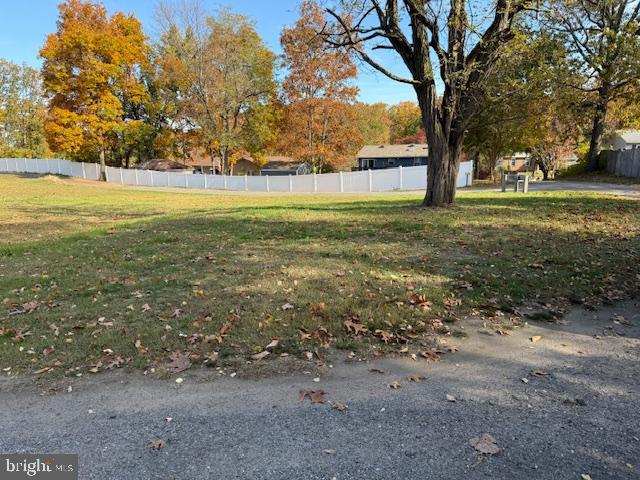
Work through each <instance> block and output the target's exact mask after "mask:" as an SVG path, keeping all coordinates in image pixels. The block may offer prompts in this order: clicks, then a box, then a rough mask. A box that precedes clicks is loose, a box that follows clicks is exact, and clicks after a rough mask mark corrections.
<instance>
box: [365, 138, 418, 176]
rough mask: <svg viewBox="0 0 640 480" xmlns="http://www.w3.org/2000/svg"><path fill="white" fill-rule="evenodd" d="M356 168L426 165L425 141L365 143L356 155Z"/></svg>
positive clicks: (373, 168)
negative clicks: (388, 143) (404, 143)
mask: <svg viewBox="0 0 640 480" xmlns="http://www.w3.org/2000/svg"><path fill="white" fill-rule="evenodd" d="M357 158H358V166H357V168H356V170H380V169H383V168H395V167H417V166H420V165H426V164H427V162H428V158H429V150H428V148H427V144H426V143H414V144H409V145H386V144H385V145H365V146H364V147H362V148H361V149H360V151H359V152H358V155H357Z"/></svg>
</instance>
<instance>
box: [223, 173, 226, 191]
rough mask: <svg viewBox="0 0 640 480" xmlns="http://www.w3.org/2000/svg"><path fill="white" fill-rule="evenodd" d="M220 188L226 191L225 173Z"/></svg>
mask: <svg viewBox="0 0 640 480" xmlns="http://www.w3.org/2000/svg"><path fill="white" fill-rule="evenodd" d="M222 188H223V190H226V189H227V174H226V173H225V174H223V175H222Z"/></svg>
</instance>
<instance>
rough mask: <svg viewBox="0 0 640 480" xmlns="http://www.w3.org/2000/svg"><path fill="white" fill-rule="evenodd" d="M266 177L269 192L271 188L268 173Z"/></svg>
mask: <svg viewBox="0 0 640 480" xmlns="http://www.w3.org/2000/svg"><path fill="white" fill-rule="evenodd" d="M265 178H266V179H267V192H269V191H270V190H269V175H267V176H266V177H265Z"/></svg>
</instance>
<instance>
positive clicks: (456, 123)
mask: <svg viewBox="0 0 640 480" xmlns="http://www.w3.org/2000/svg"><path fill="white" fill-rule="evenodd" d="M414 89H415V91H416V94H417V97H418V105H419V106H420V112H421V114H422V123H423V126H424V129H425V132H426V133H427V145H428V146H429V156H428V163H427V191H426V194H425V197H424V200H423V202H422V206H424V207H447V206H450V205H453V203H454V202H455V198H456V181H457V178H458V169H459V168H460V155H461V153H462V142H463V140H464V126H463V122H462V119H461V118H460V117H459V116H458V115H456V114H455V112H453V111H452V110H451V111H448V112H446V115H447V117H448V118H447V120H443V117H444V115H445V112H443V110H445V109H444V108H440V107H439V106H438V97H437V94H436V89H435V85H427V86H423V85H419V86H416V87H414Z"/></svg>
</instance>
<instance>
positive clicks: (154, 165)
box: [137, 158, 189, 172]
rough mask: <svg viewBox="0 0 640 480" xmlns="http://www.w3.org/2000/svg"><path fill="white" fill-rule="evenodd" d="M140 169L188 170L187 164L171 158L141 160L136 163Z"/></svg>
mask: <svg viewBox="0 0 640 480" xmlns="http://www.w3.org/2000/svg"><path fill="white" fill-rule="evenodd" d="M137 167H138V168H139V169H140V170H156V171H158V172H169V171H172V170H189V167H188V166H187V165H183V164H182V163H178V162H174V161H173V160H167V159H164V158H154V159H151V160H147V161H146V162H142V163H141V164H140V165H137Z"/></svg>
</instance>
